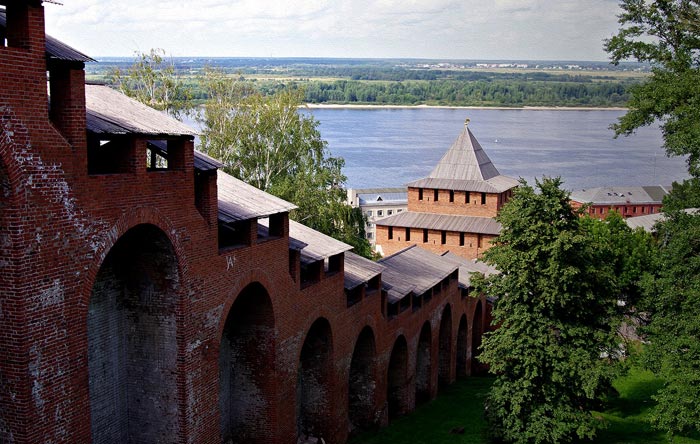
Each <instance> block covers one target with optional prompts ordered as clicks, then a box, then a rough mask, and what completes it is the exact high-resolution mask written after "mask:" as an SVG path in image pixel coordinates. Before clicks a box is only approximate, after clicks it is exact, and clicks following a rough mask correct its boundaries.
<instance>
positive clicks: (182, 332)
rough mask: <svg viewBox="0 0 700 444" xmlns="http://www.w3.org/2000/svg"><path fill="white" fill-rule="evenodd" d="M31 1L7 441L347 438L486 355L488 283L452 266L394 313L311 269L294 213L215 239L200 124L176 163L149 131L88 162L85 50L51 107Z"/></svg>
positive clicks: (1, 416) (10, 220)
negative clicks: (304, 265)
mask: <svg viewBox="0 0 700 444" xmlns="http://www.w3.org/2000/svg"><path fill="white" fill-rule="evenodd" d="M19 4H20V3H19V2H17V3H10V2H8V4H7V15H8V23H10V22H12V25H13V26H14V24H15V23H24V24H26V25H27V26H26V27H25V28H24V31H25V34H24V36H23V37H22V38H20V39H18V40H13V39H10V38H8V42H9V43H10V44H9V45H8V46H3V47H0V84H1V85H2V88H0V125H1V126H2V138H1V139H0V254H1V256H0V257H1V258H2V260H0V313H1V315H0V331H1V332H2V334H1V335H0V352H1V353H2V355H3V356H4V359H3V360H2V362H1V363H0V441H1V442H3V443H13V444H14V443H36V442H55V443H88V442H116V441H120V442H122V441H124V442H126V441H130V442H173V443H174V442H178V443H221V442H222V440H224V439H232V440H234V441H239V442H241V441H245V442H265V443H294V442H296V440H297V434H298V433H299V432H300V431H309V432H311V433H313V434H316V435H317V436H319V435H320V436H323V437H324V438H325V439H326V442H333V443H338V442H344V441H345V440H346V437H347V435H348V430H349V429H350V428H351V427H350V423H349V420H348V417H350V418H351V419H352V420H353V424H355V425H357V426H370V425H374V424H381V425H383V424H386V423H387V422H388V420H389V417H390V416H395V415H400V414H402V413H405V412H408V411H410V410H412V409H413V408H414V406H415V402H416V375H417V374H419V375H420V381H421V393H423V396H424V397H426V399H429V398H432V397H434V396H435V395H436V393H437V391H438V381H439V380H441V381H444V382H445V383H449V382H451V381H453V380H454V378H455V376H456V375H457V374H458V373H459V374H470V373H471V371H472V362H471V361H472V356H473V351H472V346H473V345H474V344H476V343H477V342H478V340H479V339H480V338H478V337H474V335H473V333H472V332H473V331H474V330H475V329H476V331H477V332H479V331H480V330H479V328H480V327H479V326H480V325H486V324H487V323H488V319H487V310H485V309H482V308H481V307H485V306H486V305H485V304H486V302H485V300H484V299H483V298H479V299H476V298H464V297H463V296H462V295H461V294H460V292H459V290H458V289H457V284H456V281H452V282H451V283H450V286H449V288H447V289H446V290H445V291H443V292H442V293H441V294H440V295H439V297H434V298H432V300H431V301H429V302H427V303H426V304H425V305H424V306H423V307H422V308H421V309H419V310H418V311H416V312H412V311H411V310H408V311H406V312H403V313H401V314H399V315H398V316H397V317H396V318H393V319H389V318H387V317H386V316H385V313H386V310H385V307H384V304H383V300H382V297H381V295H380V294H373V295H370V296H367V297H365V298H363V299H362V301H361V302H360V303H358V304H355V305H353V306H352V307H347V303H346V297H345V294H344V289H343V274H342V272H340V273H335V274H332V275H328V276H323V278H322V279H321V280H320V282H318V283H316V284H313V285H310V286H308V287H306V288H304V289H301V286H300V279H299V275H298V267H297V269H296V272H291V273H290V266H289V263H290V260H289V254H290V253H289V251H290V250H289V239H288V237H287V235H286V233H287V227H286V226H285V230H284V231H285V235H283V236H281V237H278V238H271V239H268V240H264V241H262V240H261V241H257V240H256V241H255V242H252V244H251V245H249V246H243V247H238V248H232V249H226V250H220V249H219V247H218V244H217V226H216V210H215V206H216V181H215V180H214V181H213V182H212V181H211V180H210V179H211V178H209V179H206V178H205V179H204V180H203V184H204V188H203V189H204V191H205V192H204V193H203V194H198V195H195V174H194V170H193V154H192V150H193V147H192V142H191V140H184V141H182V153H183V157H182V159H181V162H180V163H179V164H178V165H177V168H172V169H171V170H168V171H149V170H147V169H146V167H145V156H142V155H141V153H142V152H143V151H145V143H146V141H145V139H143V138H138V137H136V138H134V139H133V140H131V141H130V144H131V145H129V146H130V151H129V153H130V156H131V157H130V158H129V159H130V164H129V166H128V167H127V168H126V169H125V170H124V171H123V172H120V173H117V174H102V175H100V174H88V167H87V153H86V149H87V148H86V142H85V114H84V109H85V99H84V89H83V71H82V66H80V64H78V65H76V64H69V65H66V66H64V65H58V66H51V67H49V68H50V69H53V73H54V74H53V75H52V76H51V82H52V85H51V96H52V101H53V105H52V110H51V111H49V109H48V97H47V87H46V71H47V66H46V62H45V56H44V48H45V41H44V34H43V32H44V30H43V8H42V7H41V5H40V3H39V2H34V3H32V2H30V3H28V5H29V6H27V7H26V9H23V8H21V7H20V8H19V9H17V10H16V11H15V10H11V8H13V7H15V6H16V5H19ZM15 12H17V13H18V15H16V16H15V15H13V14H14V13H15ZM15 19H16V20H15ZM17 20H19V21H17ZM9 28H10V26H9V25H8V30H9ZM16 42H19V43H17V45H16V46H13V45H14V44H15V43H16ZM142 161H143V163H142ZM475 316H476V318H475ZM441 326H442V327H441ZM426 329H429V331H430V334H429V335H427V336H426V334H424V340H423V342H422V346H421V350H422V352H421V353H420V354H421V356H422V358H421V359H420V362H421V363H422V365H423V367H421V368H419V369H417V368H416V367H417V362H418V354H419V353H418V348H419V347H418V343H419V337H420V335H421V331H425V330H426ZM458 338H462V339H461V340H458ZM465 338H466V339H465ZM426 356H429V357H430V359H429V363H430V368H429V369H426V367H425V362H426ZM222 368H223V369H225V370H224V371H223V372H220V369H222ZM228 369H230V370H231V374H229V373H228Z"/></svg>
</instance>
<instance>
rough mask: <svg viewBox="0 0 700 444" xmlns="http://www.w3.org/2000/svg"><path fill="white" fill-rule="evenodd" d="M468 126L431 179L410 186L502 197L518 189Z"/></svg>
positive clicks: (432, 173) (415, 182) (445, 155)
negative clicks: (500, 194)
mask: <svg viewBox="0 0 700 444" xmlns="http://www.w3.org/2000/svg"><path fill="white" fill-rule="evenodd" d="M467 124H468V121H467V122H465V125H464V130H463V131H462V133H461V134H460V135H459V137H457V140H455V141H454V143H453V144H452V146H450V148H449V149H448V150H447V152H446V153H445V154H444V155H443V156H442V158H441V159H440V161H439V162H438V164H437V165H436V166H435V168H434V169H433V171H431V172H430V174H429V175H428V177H427V178H424V179H420V180H417V181H414V182H411V183H409V184H408V186H410V187H415V188H439V189H451V190H461V191H476V192H491V193H500V192H503V191H506V190H508V189H510V188H513V187H515V186H517V185H518V181H517V180H515V179H513V178H510V177H507V176H502V175H501V174H500V173H499V172H498V170H497V169H496V167H495V166H494V164H493V163H492V162H491V159H489V156H488V155H486V152H485V151H484V149H483V148H482V147H481V145H480V144H479V141H478V140H476V137H474V134H472V132H471V131H470V130H469V127H468V126H467Z"/></svg>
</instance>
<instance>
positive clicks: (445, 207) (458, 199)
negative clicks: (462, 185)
mask: <svg viewBox="0 0 700 444" xmlns="http://www.w3.org/2000/svg"><path fill="white" fill-rule="evenodd" d="M437 192H438V200H437V201H436V200H435V190H433V189H429V188H423V193H422V194H423V199H422V200H421V199H420V198H419V196H420V189H419V188H410V187H409V188H408V211H416V212H420V213H439V214H450V215H457V216H477V217H496V215H497V214H498V211H499V210H500V209H501V207H502V206H503V204H505V202H507V199H508V196H509V193H510V191H506V192H503V193H499V194H496V193H483V194H484V196H485V198H486V200H485V202H484V203H482V200H481V199H482V193H476V192H473V191H472V192H468V191H452V197H453V199H452V201H451V202H450V190H437ZM467 193H469V202H467V198H466V194H467Z"/></svg>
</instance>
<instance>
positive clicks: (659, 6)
mask: <svg viewBox="0 0 700 444" xmlns="http://www.w3.org/2000/svg"><path fill="white" fill-rule="evenodd" d="M620 6H621V8H622V14H621V15H620V16H619V22H620V25H621V29H620V31H619V32H618V34H617V35H615V36H614V37H612V38H611V39H610V40H608V41H606V43H605V47H606V49H607V51H608V52H610V54H611V56H612V60H613V62H614V63H617V62H619V61H620V60H623V59H626V58H634V59H637V60H640V61H646V62H650V63H651V64H652V67H653V70H652V75H651V77H650V78H649V79H648V80H647V81H646V82H644V83H643V84H641V85H639V86H637V87H635V88H633V89H632V90H631V91H630V92H631V94H632V98H631V100H630V102H629V106H630V110H629V111H628V112H627V114H625V115H624V116H623V117H622V118H621V119H620V121H619V123H618V125H616V127H615V129H616V132H617V133H618V134H629V133H631V132H633V131H634V130H635V129H636V128H638V127H640V126H643V125H649V124H651V123H653V122H654V121H656V120H659V121H661V122H662V131H663V137H664V144H665V147H666V150H667V153H669V154H673V155H688V172H689V173H690V174H691V176H692V178H691V179H690V180H687V181H685V182H684V183H682V184H674V188H673V191H672V192H671V194H670V195H669V196H667V197H666V199H664V212H665V213H666V216H667V218H666V220H665V221H663V222H661V223H660V224H659V225H658V227H657V230H658V234H657V235H658V239H659V257H660V259H659V261H658V263H657V265H656V267H655V268H654V270H655V273H654V274H653V276H651V277H649V278H648V279H647V281H646V285H645V286H644V297H643V299H642V301H641V302H640V308H642V309H644V310H646V311H647V312H648V314H649V317H650V323H649V325H648V326H647V327H646V328H645V329H643V330H642V332H643V333H644V335H645V338H646V339H647V347H646V353H645V356H646V358H647V359H646V363H647V365H648V367H649V368H650V369H652V370H654V371H656V372H657V373H658V374H659V375H660V376H661V377H662V378H663V379H664V381H665V383H664V386H663V387H662V388H661V389H660V390H659V392H658V393H657V395H656V396H655V398H656V400H657V401H658V404H657V405H656V407H655V410H654V413H653V421H654V424H655V425H656V426H657V427H658V428H660V429H662V430H666V431H667V432H668V433H670V434H675V433H683V432H689V431H693V430H694V431H696V432H697V431H700V407H698V402H697V399H698V396H700V391H698V382H699V381H700V346H699V345H698V344H700V333H698V332H700V280H699V279H698V277H697V276H698V275H700V243H699V239H700V216H698V215H692V214H688V213H686V212H684V211H682V210H683V209H685V208H689V207H698V206H700V198H699V197H698V196H700V1H698V0H653V1H645V0H623V1H622V2H621V3H620Z"/></svg>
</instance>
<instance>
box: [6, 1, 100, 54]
mask: <svg viewBox="0 0 700 444" xmlns="http://www.w3.org/2000/svg"><path fill="white" fill-rule="evenodd" d="M6 27H7V17H6V15H5V11H0V28H6ZM46 59H47V60H49V61H51V60H60V61H64V62H83V63H84V62H94V61H95V60H93V59H92V58H90V57H88V56H86V55H85V54H83V53H82V52H80V51H78V50H77V49H74V48H72V47H70V46H68V45H66V44H65V43H63V42H61V41H60V40H58V39H55V38H53V37H51V36H50V35H48V34H47V35H46Z"/></svg>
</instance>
